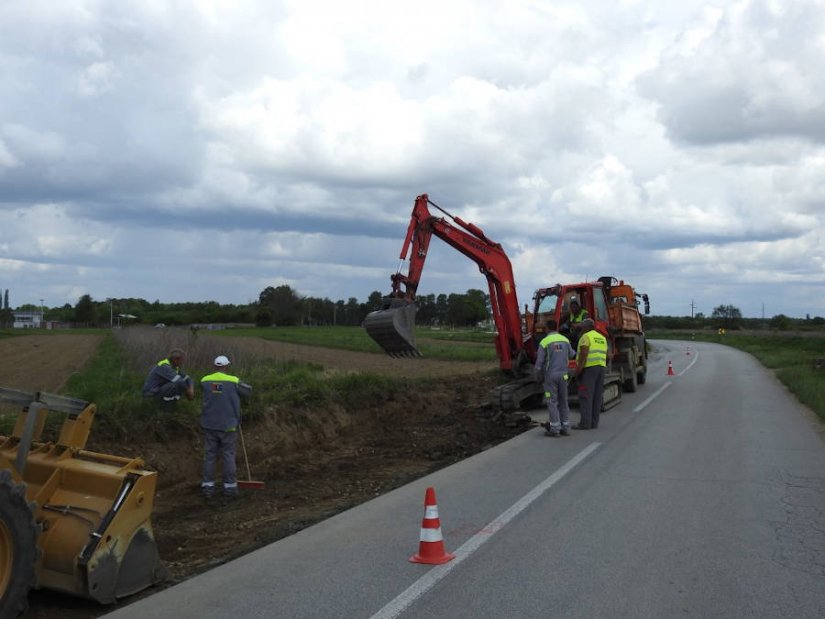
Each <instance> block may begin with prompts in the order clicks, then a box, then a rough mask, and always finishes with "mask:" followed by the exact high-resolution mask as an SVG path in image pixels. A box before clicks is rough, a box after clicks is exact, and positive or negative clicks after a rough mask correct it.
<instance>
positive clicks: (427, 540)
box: [410, 488, 455, 565]
mask: <svg viewBox="0 0 825 619" xmlns="http://www.w3.org/2000/svg"><path fill="white" fill-rule="evenodd" d="M454 558H455V555H453V554H450V553H449V552H447V551H446V550H445V549H444V538H443V537H442V535H441V521H440V520H439V519H438V506H437V505H436V503H435V489H434V488H427V493H426V494H425V496H424V519H423V520H422V521H421V535H420V537H419V544H418V552H417V553H416V554H414V555H413V556H411V557H410V561H411V562H412V563H427V564H429V565H441V564H442V563H447V561H451V560H452V559H454Z"/></svg>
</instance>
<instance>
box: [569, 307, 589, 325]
mask: <svg viewBox="0 0 825 619" xmlns="http://www.w3.org/2000/svg"><path fill="white" fill-rule="evenodd" d="M585 318H588V314H587V310H586V309H584V308H582V309H580V310H579V313H578V314H576V315H573V312H570V324H571V325H577V324H579V323H580V322H582V321H583V320H584V319H585Z"/></svg>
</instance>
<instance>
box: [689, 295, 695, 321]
mask: <svg viewBox="0 0 825 619" xmlns="http://www.w3.org/2000/svg"><path fill="white" fill-rule="evenodd" d="M695 309H696V304H695V303H694V302H693V299H691V300H690V317H691V319H693V310H695Z"/></svg>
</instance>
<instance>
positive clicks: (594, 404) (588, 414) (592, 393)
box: [579, 365, 605, 428]
mask: <svg viewBox="0 0 825 619" xmlns="http://www.w3.org/2000/svg"><path fill="white" fill-rule="evenodd" d="M604 374H605V367H604V366H603V365H592V366H590V367H589V368H584V371H582V373H581V375H580V376H579V412H580V413H581V419H580V420H579V423H580V424H581V425H582V426H583V427H585V428H595V427H597V426H598V425H599V414H600V413H601V411H602V400H603V395H604Z"/></svg>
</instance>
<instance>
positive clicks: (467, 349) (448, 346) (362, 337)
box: [210, 327, 496, 361]
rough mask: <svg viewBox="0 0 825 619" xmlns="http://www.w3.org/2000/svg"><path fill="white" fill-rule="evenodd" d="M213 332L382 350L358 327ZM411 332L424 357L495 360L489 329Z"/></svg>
mask: <svg viewBox="0 0 825 619" xmlns="http://www.w3.org/2000/svg"><path fill="white" fill-rule="evenodd" d="M213 334H214V335H222V336H224V337H233V336H249V337H259V338H262V339H265V340H274V341H277V342H288V343H290V344H304V345H306V346H322V347H325V348H337V349H343V350H352V351H356V352H369V353H375V354H383V351H382V350H381V348H380V347H379V346H378V344H376V343H375V342H374V341H373V340H372V339H371V338H370V336H369V335H367V332H366V331H365V330H364V329H363V328H361V327H268V328H261V327H259V328H242V329H226V330H221V331H211V332H210V335H213ZM415 335H416V343H417V344H418V349H419V350H420V351H421V354H422V355H424V356H425V357H427V358H428V359H441V360H444V361H495V360H496V350H495V345H494V344H493V336H492V334H490V333H483V332H478V331H476V332H474V331H440V330H436V329H428V328H424V327H417V328H416V334H415ZM433 340H437V341H433ZM438 341H444V343H443V344H441V343H439V342H438ZM449 342H453V343H449ZM479 343H484V344H489V346H487V347H485V346H479ZM462 344H466V345H462Z"/></svg>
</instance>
